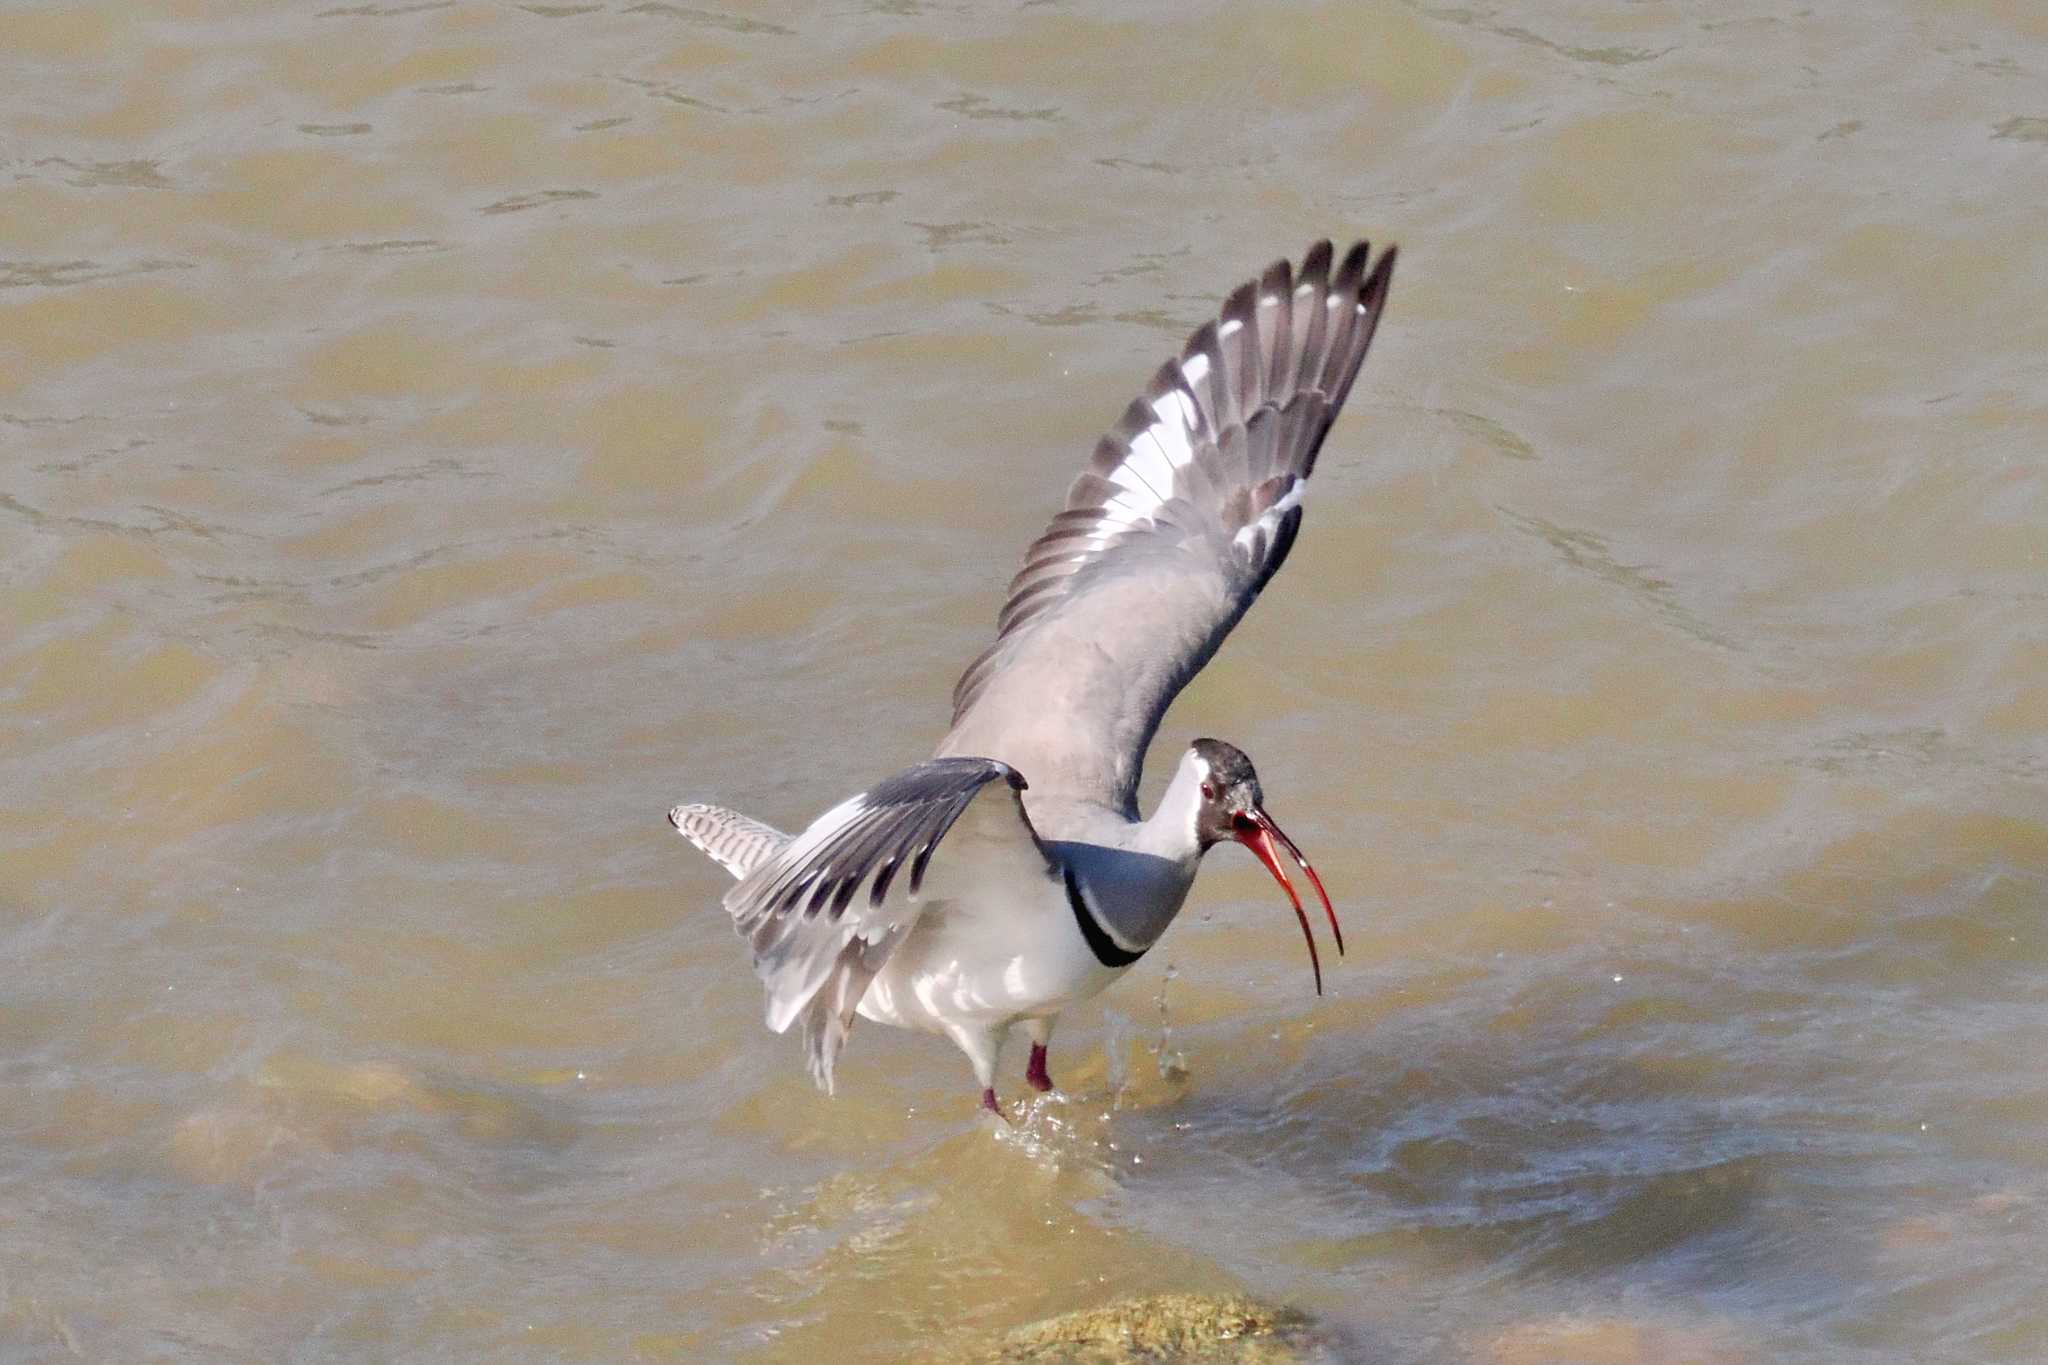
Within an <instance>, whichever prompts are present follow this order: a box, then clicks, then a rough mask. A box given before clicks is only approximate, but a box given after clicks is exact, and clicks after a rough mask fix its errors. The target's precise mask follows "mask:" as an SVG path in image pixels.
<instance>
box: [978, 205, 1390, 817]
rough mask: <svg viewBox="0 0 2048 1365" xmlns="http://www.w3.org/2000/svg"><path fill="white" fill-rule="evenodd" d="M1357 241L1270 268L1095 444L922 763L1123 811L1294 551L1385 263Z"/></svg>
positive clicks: (1365, 339) (1318, 248) (1373, 321)
mask: <svg viewBox="0 0 2048 1365" xmlns="http://www.w3.org/2000/svg"><path fill="white" fill-rule="evenodd" d="M1369 254H1370V253H1369V249H1368V247H1367V244H1366V243H1364V242H1359V243H1358V244H1356V245H1355V246H1353V247H1352V248H1351V249H1350V250H1349V251H1348V252H1346V253H1345V255H1344V259H1343V261H1342V263H1341V264H1339V265H1338V266H1337V268H1336V272H1335V274H1334V275H1332V273H1331V255H1332V253H1331V249H1330V244H1329V243H1328V242H1318V243H1317V244H1316V245H1315V246H1314V247H1312V248H1311V249H1310V251H1309V253H1308V255H1307V257H1306V258H1305V259H1304V260H1303V261H1302V263H1301V269H1300V270H1299V271H1298V272H1296V271H1294V270H1292V269H1291V268H1290V267H1289V264H1288V263H1287V262H1286V261H1276V262H1274V263H1273V264H1272V265H1271V266H1269V267H1267V269H1266V272H1265V274H1263V275H1262V276H1261V277H1260V278H1258V279H1257V280H1253V281H1248V282H1247V283H1245V284H1244V285H1242V286H1241V287H1239V288H1238V289H1237V290H1236V291H1235V292H1234V293H1232V294H1231V296H1230V298H1229V299H1228V300H1227V301H1226V302H1225V303H1224V305H1223V309H1222V312H1221V314H1220V315H1219V316H1218V317H1217V319H1216V320H1215V321H1213V322H1209V323H1205V324H1204V325H1203V326H1202V327H1201V328H1200V329H1199V330H1198V331H1196V333H1195V334H1194V335H1193V336H1192V337H1190V338H1189V339H1188V343H1187V346H1186V347H1185V348H1184V349H1183V350H1182V352H1181V354H1180V357H1179V358H1178V359H1176V360H1170V361H1168V362H1167V363H1166V364H1165V365H1164V366H1163V367H1162V368H1161V369H1160V371H1159V373H1158V374H1156V375H1155V376H1153V379H1152V383H1151V384H1150V385H1149V386H1148V387H1147V388H1146V390H1145V392H1144V394H1143V396H1142V397H1140V398H1138V399H1137V400H1136V401H1135V402H1133V403H1132V404H1131V406H1130V408H1129V409H1128V410H1127V411H1126V412H1125V413H1124V417H1123V420H1122V421H1121V422H1119V423H1118V424H1117V425H1116V427H1115V428H1114V429H1113V430H1112V431H1111V432H1110V433H1109V434H1108V435H1107V436H1105V437H1103V438H1102V442H1101V444H1099V445H1098V446H1096V448H1095V456H1094V458H1093V459H1092V460H1091V461H1090V462H1089V465H1088V468H1087V469H1086V470H1085V471H1084V472H1083V473H1082V474H1081V476H1080V477H1079V478H1078V479H1076V480H1075V481H1074V484H1073V487H1072V488H1071V489H1069V490H1068V493H1067V505H1066V510H1065V511H1062V512H1061V513H1060V514H1059V515H1058V516H1056V517H1054V518H1053V521H1052V525H1051V526H1050V527H1049V528H1047V530H1046V532H1045V534H1044V535H1042V536H1040V537H1039V538H1038V539H1037V540H1036V541H1035V542H1033V544H1032V546H1031V548H1030V550H1029V551H1027V552H1026V554H1025V557H1024V567H1023V569H1022V570H1021V571H1020V572H1019V573H1018V574H1017V576H1016V578H1014V579H1013V580H1011V583H1010V593H1009V599H1008V600H1007V601H1006V602H1004V604H1003V609H1002V614H1001V615H1000V616H999V617H998V618H997V623H996V640H995V643H994V644H992V645H990V646H989V648H988V649H987V651H986V652H984V653H983V654H982V656H981V657H980V658H978V659H976V660H975V661H974V663H973V664H972V665H971V666H970V667H969V668H968V670H967V672H966V673H965V674H964V675H963V676H962V677H961V679H960V682H959V685H958V686H957V687H955V688H954V689H953V728H952V730H951V731H950V732H949V733H948V734H947V736H946V738H945V739H944V740H943V741H942V742H941V744H940V746H939V753H941V754H997V755H1000V756H1001V757H1002V758H1003V759H1004V760H1005V761H1007V762H1009V763H1012V764H1015V765H1016V766H1017V767H1018V768H1020V769H1022V770H1023V771H1025V772H1028V773H1030V774H1031V781H1032V784H1033V789H1034V791H1036V792H1038V793H1040V794H1053V795H1059V796H1070V797H1077V798H1081V799H1086V800H1092V801H1100V802H1104V803H1106V804H1108V805H1111V806H1114V807H1117V808H1119V809H1123V810H1126V811H1134V809H1135V803H1136V795H1137V786H1138V774H1139V768H1140V766H1141V765H1142V763H1143V762H1144V756H1145V746H1146V745H1147V744H1149V743H1150V742H1151V739H1152V734H1153V732H1154V731H1155V730H1157V729H1158V727H1159V721H1160V718H1161V717H1162V716H1164V715H1165V713H1166V708H1167V706H1168V705H1169V704H1171V702H1172V701H1173V698H1174V696H1175V694H1177V693H1178V692H1179V691H1180V689H1181V688H1182V686H1184V685H1185V684H1186V683H1187V681H1188V679H1189V678H1191V677H1193V676H1194V675H1195V673H1196V672H1197V671H1199V670H1200V669H1201V667H1202V665H1203V664H1205V663H1207V662H1208V661H1209V659H1210V657H1211V656H1212V655H1214V654H1215V652H1216V649H1217V647H1218V646H1219V645H1221V644H1222V643H1223V638H1224V637H1225V636H1226V635H1228V634H1229V633H1230V629H1231V627H1232V626H1234V625H1236V624H1237V622H1238V619H1239V618H1240V617H1242V616H1243V615H1244V613H1245V610H1246V608H1248V607H1250V606H1251V604H1252V599H1253V598H1255V597H1257V596H1258V595H1259V590H1260V589H1261V588H1263V587H1265V585H1266V580H1267V579H1269V578H1271V577H1272V576H1273V574H1274V572H1275V571H1276V570H1278V569H1279V567H1280V565H1281V563H1282V562H1283V561H1284V560H1285V559H1286V558H1287V552H1288V550H1289V549H1290V548H1291V547H1292V545H1293V544H1294V536H1295V532H1296V530H1297V528H1298V527H1299V526H1300V524H1301V495H1302V491H1303V487H1304V484H1305V482H1306V480H1307V479H1308V477H1309V474H1310V473H1311V472H1312V471H1313V470H1314V468H1315V462H1316V452H1317V451H1318V450H1319V449H1321V447H1322V444H1323V437H1324V436H1325V435H1326V434H1327V433H1328V431H1329V429H1330V424H1331V423H1332V422H1333V421H1335V420H1336V417H1337V411H1338V409H1339V408H1341V407H1342V406H1343V404H1344V397H1345V395H1346V394H1348V393H1349V392H1350V391H1351V382H1352V380H1353V379H1354V378H1356V377H1357V375H1358V368H1359V366H1360V365H1361V364H1363V363H1364V360H1365V352H1366V348H1367V347H1368V346H1369V345H1370V344H1371V342H1372V336H1373V330H1374V328H1376V327H1377V326H1378V325H1379V320H1380V312H1381V308H1382V306H1383V305H1384V303H1385V300H1386V295H1387V285H1388V281H1389V279H1390V278H1391V276H1392V273H1393V267H1394V250H1393V248H1391V247H1389V248H1387V249H1386V250H1385V251H1383V252H1381V253H1380V254H1379V255H1378V256H1377V257H1376V258H1372V260H1371V267H1370V269H1368V257H1369Z"/></svg>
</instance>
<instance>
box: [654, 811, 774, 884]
mask: <svg viewBox="0 0 2048 1365" xmlns="http://www.w3.org/2000/svg"><path fill="white" fill-rule="evenodd" d="M668 822H669V823H670V824H671V825H674V826H675V827H676V832H677V833H679V834H681V835H682V836H683V837H684V838H685V839H688V840H689V841H690V842H691V843H693V844H695V845H696V846H697V847H698V848H701V849H703V850H704V852H705V853H707V854H709V855H710V856H711V858H712V859H713V860H714V861H715V862H717V864H718V865H719V866H720V867H722V868H724V869H725V870H726V871H727V872H730V873H732V875H733V876H734V877H744V876H746V875H747V874H748V873H749V872H751V871H753V870H754V869H755V868H756V867H758V866H759V865H760V864H762V863H765V862H767V861H768V860H769V859H770V858H772V857H774V856H775V855H776V854H777V853H779V852H781V851H782V846H783V845H784V844H786V843H788V842H789V840H790V836H789V835H787V834H784V833H783V832H782V831H781V830H779V829H776V828H775V827H774V826H772V825H764V824H762V823H761V822H760V821H759V820H749V819H748V818H747V817H746V816H744V815H741V814H740V813H739V812H738V811H733V810H727V809H725V807H723V806H705V805H691V806H677V807H676V808H675V809H674V810H671V811H670V812H669V813H668Z"/></svg>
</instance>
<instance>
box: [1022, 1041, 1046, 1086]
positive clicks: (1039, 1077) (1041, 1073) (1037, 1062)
mask: <svg viewBox="0 0 2048 1365" xmlns="http://www.w3.org/2000/svg"><path fill="white" fill-rule="evenodd" d="M1024 1079H1025V1081H1026V1082H1027V1083H1029V1084H1030V1086H1031V1088H1032V1089H1033V1090H1036V1091H1038V1092H1039V1093H1040V1094H1041V1095H1042V1094H1044V1093H1045V1092H1046V1091H1048V1090H1050V1089H1052V1088H1053V1087H1052V1077H1051V1076H1049V1075H1047V1074H1046V1070H1045V1044H1044V1043H1033V1044H1032V1045H1031V1065H1029V1066H1027V1067H1025V1068H1024Z"/></svg>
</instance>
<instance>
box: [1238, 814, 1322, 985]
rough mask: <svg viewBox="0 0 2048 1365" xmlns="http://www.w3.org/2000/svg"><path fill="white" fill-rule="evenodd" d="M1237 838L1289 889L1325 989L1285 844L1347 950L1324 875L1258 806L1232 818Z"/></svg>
mask: <svg viewBox="0 0 2048 1365" xmlns="http://www.w3.org/2000/svg"><path fill="white" fill-rule="evenodd" d="M1232 824H1233V826H1234V828H1235V831H1236V834H1237V841H1238V842H1239V843H1241V844H1243V845H1244V846H1245V847H1246V848H1248V849H1250V850H1251V851H1252V852H1253V853H1254V854H1256V855H1257V856H1258V859H1259V861H1260V862H1262V863H1264V864H1265V865H1266V871H1268V872H1270V873H1272V874H1273V880H1275V881H1277V882H1279V883H1280V887H1281V889H1282V890H1284V891H1285V892H1286V893H1287V899H1288V900H1289V901H1290V902H1292V903H1293V905H1294V917H1295V919H1297V920H1299V921H1301V936H1302V938H1303V940H1304V941H1306V942H1307V944H1308V965H1309V968H1310V970H1311V971H1313V972H1314V973H1315V977H1316V994H1317V995H1321V994H1322V993H1323V964H1322V961H1321V960H1320V959H1319V958H1318V957H1317V956H1316V936H1315V935H1314V934H1312V933H1310V932H1309V927H1308V912H1307V911H1306V910H1304V909H1303V908H1302V904H1301V897H1300V896H1299V895H1298V894H1296V892H1295V890H1294V883H1293V882H1292V881H1290V880H1289V879H1288V876H1287V869H1286V868H1285V867H1284V866H1282V865H1281V862H1280V849H1281V848H1285V849H1286V850H1287V852H1288V854H1289V855H1290V856H1291V857H1293V859H1294V861H1295V862H1296V863H1297V864H1299V865H1300V867H1301V870H1302V871H1303V872H1306V873H1307V874H1308V879H1309V882H1310V883H1311V884H1312V885H1313V886H1314V887H1315V889H1316V895H1318V896H1320V897H1321V898H1322V902H1323V912H1324V913H1325V914H1327V915H1328V916H1329V917H1330V932H1331V933H1333V934H1335V935H1336V936H1337V952H1338V954H1339V955H1340V956H1341V955H1342V954H1343V952H1344V928H1343V926H1342V925H1340V924H1338V923H1337V907H1336V906H1334V905H1332V904H1330V893H1329V892H1327V891H1325V890H1324V889H1323V879H1322V878H1321V877H1318V876H1317V875H1316V870H1315V868H1313V867H1311V866H1310V865H1309V861H1308V858H1307V857H1306V856H1304V855H1303V853H1302V851H1301V849H1300V847H1299V846H1298V845H1297V844H1296V843H1295V842H1294V840H1292V839H1290V838H1288V837H1287V834H1286V832H1285V831H1284V830H1282V829H1281V828H1280V826H1278V825H1276V824H1274V823H1273V817H1272V816H1270V815H1268V814H1266V812H1265V811H1264V810H1262V809H1260V808H1259V807H1257V806H1254V807H1252V808H1251V809H1250V810H1248V811H1240V812H1239V813H1238V815H1237V817H1236V818H1235V820H1234V821H1233V822H1232Z"/></svg>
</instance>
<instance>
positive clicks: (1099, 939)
mask: <svg viewBox="0 0 2048 1365" xmlns="http://www.w3.org/2000/svg"><path fill="white" fill-rule="evenodd" d="M1060 872H1061V875H1062V876H1063V877H1064V878H1065V879H1066V883H1067V904H1068V905H1071V906H1073V907H1074V923H1076V924H1078V925H1080V926H1081V937H1082V938H1084V939H1086V940H1087V941H1088V951H1089V952H1091V953H1093V954H1095V960H1096V961H1097V962H1100V963H1101V964H1102V965H1103V966H1105V967H1128V966H1130V965H1131V964H1132V963H1133V962H1136V961H1137V960H1138V959H1139V958H1141V957H1143V956H1144V955H1145V950H1144V949H1143V948H1140V949H1138V951H1137V952H1135V953H1134V952H1132V951H1131V950H1130V949H1128V948H1125V947H1121V946H1119V945H1118V943H1117V941H1116V940H1115V939H1113V938H1111V937H1110V936H1109V931H1108V930H1106V929H1104V928H1103V927H1102V923H1101V921H1099V920H1097V919H1096V918H1095V913H1094V912H1093V911H1092V910H1090V909H1089V908H1088V902H1087V900H1086V898H1084V897H1083V896H1082V895H1081V884H1080V883H1079V882H1077V881H1075V880H1074V869H1073V866H1072V865H1071V864H1069V865H1067V866H1065V867H1062V868H1061V869H1060Z"/></svg>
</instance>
